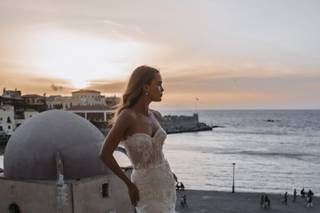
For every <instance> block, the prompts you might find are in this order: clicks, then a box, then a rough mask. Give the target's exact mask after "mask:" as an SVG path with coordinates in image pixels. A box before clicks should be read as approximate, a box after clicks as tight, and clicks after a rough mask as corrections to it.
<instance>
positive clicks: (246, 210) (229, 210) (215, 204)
mask: <svg viewBox="0 0 320 213" xmlns="http://www.w3.org/2000/svg"><path fill="white" fill-rule="evenodd" d="M182 195H186V197H187V203H188V208H182V207H181V205H180V199H181V197H182ZM260 195H261V193H252V192H235V193H231V192H220V191H204V190H185V191H177V206H176V211H177V212H179V213H184V212H186V213H187V212H188V213H189V212H190V213H191V212H192V213H257V212H273V213H285V212H286V213H287V212H290V213H302V212H319V209H320V207H319V203H320V198H319V197H313V207H312V208H306V207H305V206H304V204H305V199H303V198H301V197H300V196H298V197H297V199H296V202H292V196H291V195H289V197H288V202H287V205H284V204H282V202H281V201H282V196H281V195H280V194H270V193H268V196H269V198H270V200H271V208H270V209H262V208H260Z"/></svg>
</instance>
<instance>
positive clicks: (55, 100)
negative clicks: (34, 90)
mask: <svg viewBox="0 0 320 213" xmlns="http://www.w3.org/2000/svg"><path fill="white" fill-rule="evenodd" d="M46 102H47V106H48V109H62V110H67V109H69V108H70V107H72V106H73V105H74V103H73V100H72V97H70V96H61V95H54V96H49V97H48V98H47V100H46Z"/></svg>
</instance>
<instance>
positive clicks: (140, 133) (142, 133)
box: [123, 126, 162, 141]
mask: <svg viewBox="0 0 320 213" xmlns="http://www.w3.org/2000/svg"><path fill="white" fill-rule="evenodd" d="M160 129H162V127H161V126H160V127H159V128H158V129H157V131H156V132H155V133H154V135H153V136H151V135H149V134H147V133H144V132H136V133H133V134H132V135H129V136H128V137H127V139H125V140H123V141H127V140H129V139H130V138H132V137H134V136H136V135H145V136H147V137H149V138H150V139H154V138H155V137H156V136H157V134H158V132H159V131H160Z"/></svg>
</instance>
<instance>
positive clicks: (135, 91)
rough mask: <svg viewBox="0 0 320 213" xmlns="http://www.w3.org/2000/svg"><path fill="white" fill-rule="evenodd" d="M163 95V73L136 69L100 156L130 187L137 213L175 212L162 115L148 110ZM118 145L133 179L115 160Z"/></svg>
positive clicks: (174, 193)
mask: <svg viewBox="0 0 320 213" xmlns="http://www.w3.org/2000/svg"><path fill="white" fill-rule="evenodd" d="M162 94H163V88H162V80H161V75H160V72H159V71H158V70H157V69H155V68H152V67H149V66H140V67H137V68H136V69H135V70H134V71H133V73H132V74H131V76H130V79H129V82H128V84H127V88H126V90H125V93H124V94H123V97H122V103H121V105H120V106H119V107H118V110H117V112H116V114H115V122H114V124H113V126H112V128H111V130H110V132H109V134H108V135H107V137H106V139H105V142H104V145H103V146H102V148H101V151H100V154H99V155H100V158H101V159H102V161H103V162H104V163H105V164H106V165H107V166H108V167H109V168H110V169H111V170H112V171H113V172H114V173H115V174H116V175H117V176H118V177H119V178H120V179H122V180H123V181H124V182H125V184H126V185H127V187H128V193H129V196H130V200H131V203H132V205H134V206H135V208H136V210H137V212H138V213H174V212H175V203H176V191H175V180H174V175H173V173H172V171H171V169H170V166H169V163H168V161H167V160H166V159H165V157H164V155H163V152H162V146H163V144H164V141H165V139H166V136H167V134H166V132H165V131H164V130H163V129H162V127H161V126H160V120H161V114H160V113H159V112H157V111H155V110H151V109H149V104H150V103H151V102H152V101H161V97H162ZM119 143H120V144H122V145H123V146H124V147H125V149H126V151H127V153H128V157H129V159H130V161H131V163H132V165H133V171H132V174H131V180H130V179H129V178H128V177H127V176H126V175H125V174H124V173H123V172H122V170H121V168H120V166H119V164H118V163H117V162H116V160H115V158H114V157H113V152H114V150H115V149H116V147H117V146H118V144H119Z"/></svg>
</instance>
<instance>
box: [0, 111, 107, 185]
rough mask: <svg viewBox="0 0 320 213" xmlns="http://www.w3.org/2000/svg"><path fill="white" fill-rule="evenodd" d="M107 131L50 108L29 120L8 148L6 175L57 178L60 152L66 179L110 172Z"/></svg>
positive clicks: (79, 117)
mask: <svg viewBox="0 0 320 213" xmlns="http://www.w3.org/2000/svg"><path fill="white" fill-rule="evenodd" d="M103 141H104V136H103V134H102V133H101V132H100V131H99V130H98V129H97V128H96V127H95V126H94V125H93V124H91V123H90V122H89V121H87V120H85V119H84V118H82V117H81V116H78V115H76V114H74V113H71V112H66V111H60V110H49V111H45V112H42V113H40V114H38V115H35V116H33V117H31V118H28V119H27V120H25V121H24V122H23V123H22V124H21V126H19V127H18V128H17V129H16V131H15V133H14V134H13V135H12V136H11V138H10V139H9V141H8V144H7V146H6V148H5V152H4V159H3V161H4V176H5V177H7V178H11V179H56V160H55V155H56V153H57V152H60V154H61V157H62V161H63V167H64V168H63V170H64V176H65V178H66V179H76V178H83V177H89V176H95V175H102V174H108V173H110V170H109V169H108V168H107V166H106V165H105V164H104V163H103V162H102V161H101V160H100V158H99V155H98V154H99V151H100V147H101V145H102V143H103Z"/></svg>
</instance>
